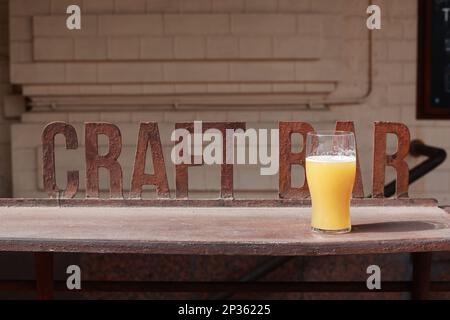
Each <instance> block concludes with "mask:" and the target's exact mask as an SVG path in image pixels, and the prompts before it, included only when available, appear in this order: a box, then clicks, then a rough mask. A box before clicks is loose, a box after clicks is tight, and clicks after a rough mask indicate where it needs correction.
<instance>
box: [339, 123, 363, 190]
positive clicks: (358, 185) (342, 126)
mask: <svg viewBox="0 0 450 320" xmlns="http://www.w3.org/2000/svg"><path fill="white" fill-rule="evenodd" d="M336 131H350V132H353V133H354V134H355V124H354V123H353V121H338V122H336ZM355 144H356V134H355ZM355 147H356V179H355V184H354V186H353V198H364V186H363V182H362V177H361V167H360V165H359V153H358V146H357V144H356V146H355Z"/></svg>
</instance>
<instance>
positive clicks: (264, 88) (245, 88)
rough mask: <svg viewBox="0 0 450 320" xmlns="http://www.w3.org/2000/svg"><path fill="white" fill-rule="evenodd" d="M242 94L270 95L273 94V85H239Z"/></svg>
mask: <svg viewBox="0 0 450 320" xmlns="http://www.w3.org/2000/svg"><path fill="white" fill-rule="evenodd" d="M239 88H240V92H241V93H270V92H272V85H271V84H255V83H251V84H241V85H239Z"/></svg>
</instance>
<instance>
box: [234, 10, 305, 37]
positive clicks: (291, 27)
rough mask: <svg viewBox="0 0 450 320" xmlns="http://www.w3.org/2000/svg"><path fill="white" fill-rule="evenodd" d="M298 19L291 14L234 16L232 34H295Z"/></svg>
mask: <svg viewBox="0 0 450 320" xmlns="http://www.w3.org/2000/svg"><path fill="white" fill-rule="evenodd" d="M295 31H296V17H295V15H289V14H232V15H231V32H232V33H233V34H237V35H261V34H262V35H276V34H286V35H287V34H294V33H295Z"/></svg>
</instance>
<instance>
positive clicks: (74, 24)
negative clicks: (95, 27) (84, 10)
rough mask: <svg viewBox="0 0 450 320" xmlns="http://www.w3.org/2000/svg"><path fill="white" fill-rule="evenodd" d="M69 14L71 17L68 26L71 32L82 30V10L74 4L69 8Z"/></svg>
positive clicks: (67, 21)
mask: <svg viewBox="0 0 450 320" xmlns="http://www.w3.org/2000/svg"><path fill="white" fill-rule="evenodd" d="M66 12H67V14H70V16H69V17H68V18H67V20H66V26H67V29H69V30H74V29H77V30H80V29H81V9H80V7H79V6H77V5H75V4H72V5H70V6H68V7H67V10H66Z"/></svg>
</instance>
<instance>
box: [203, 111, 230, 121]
mask: <svg viewBox="0 0 450 320" xmlns="http://www.w3.org/2000/svg"><path fill="white" fill-rule="evenodd" d="M227 116H228V114H227V112H226V111H218V110H217V111H216V110H215V111H214V112H210V111H198V112H197V115H196V119H199V120H201V121H205V122H217V121H227Z"/></svg>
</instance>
